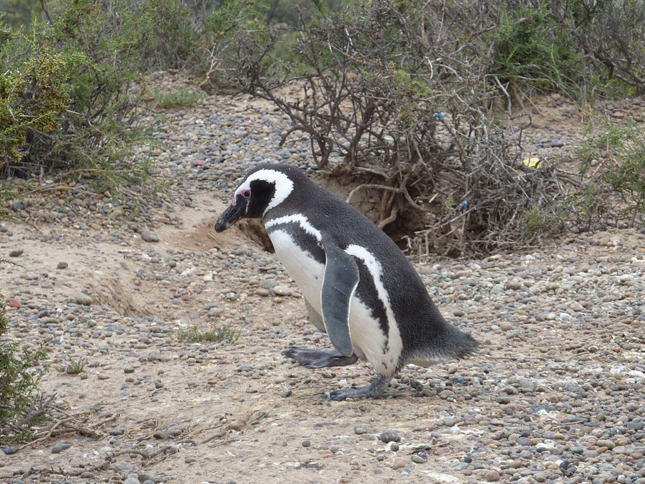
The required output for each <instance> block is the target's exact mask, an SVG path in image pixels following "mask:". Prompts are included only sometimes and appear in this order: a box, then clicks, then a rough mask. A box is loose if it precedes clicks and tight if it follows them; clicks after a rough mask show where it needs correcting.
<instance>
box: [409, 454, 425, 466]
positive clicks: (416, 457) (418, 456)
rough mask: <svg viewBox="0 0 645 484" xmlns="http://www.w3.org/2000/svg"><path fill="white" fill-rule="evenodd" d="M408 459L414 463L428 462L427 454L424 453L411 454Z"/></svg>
mask: <svg viewBox="0 0 645 484" xmlns="http://www.w3.org/2000/svg"><path fill="white" fill-rule="evenodd" d="M410 460H412V462H414V463H415V464H423V463H425V462H428V456H427V455H426V454H412V457H411V458H410Z"/></svg>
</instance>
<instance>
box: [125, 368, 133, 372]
mask: <svg viewBox="0 0 645 484" xmlns="http://www.w3.org/2000/svg"><path fill="white" fill-rule="evenodd" d="M123 373H134V368H124V369H123Z"/></svg>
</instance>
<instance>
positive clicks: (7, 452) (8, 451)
mask: <svg viewBox="0 0 645 484" xmlns="http://www.w3.org/2000/svg"><path fill="white" fill-rule="evenodd" d="M2 451H3V452H4V453H5V455H12V454H15V453H16V452H18V449H16V448H15V447H5V448H4V449H2Z"/></svg>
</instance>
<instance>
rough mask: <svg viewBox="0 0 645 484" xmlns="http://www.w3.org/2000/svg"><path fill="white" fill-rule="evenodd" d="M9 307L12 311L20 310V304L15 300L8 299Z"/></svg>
mask: <svg viewBox="0 0 645 484" xmlns="http://www.w3.org/2000/svg"><path fill="white" fill-rule="evenodd" d="M9 307H10V308H14V309H20V308H21V307H22V304H20V301H18V300H17V299H9Z"/></svg>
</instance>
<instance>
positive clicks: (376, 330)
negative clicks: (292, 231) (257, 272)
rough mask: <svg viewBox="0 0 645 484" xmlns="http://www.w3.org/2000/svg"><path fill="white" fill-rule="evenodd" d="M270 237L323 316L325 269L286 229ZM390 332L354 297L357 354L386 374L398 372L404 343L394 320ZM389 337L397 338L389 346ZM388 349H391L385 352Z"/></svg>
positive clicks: (353, 333)
mask: <svg viewBox="0 0 645 484" xmlns="http://www.w3.org/2000/svg"><path fill="white" fill-rule="evenodd" d="M269 237H270V238H271V242H272V243H273V247H274V248H275V252H276V254H277V255H278V258H279V259H280V261H281V262H282V264H283V265H284V267H285V269H286V270H287V272H288V273H289V275H290V276H291V278H292V279H293V280H294V281H296V284H298V287H299V288H300V291H301V292H302V294H303V295H304V297H305V298H306V299H307V301H309V304H311V306H312V307H313V308H314V310H315V311H316V312H317V313H318V314H321V315H322V301H321V292H322V284H323V278H324V273H325V266H324V264H321V263H320V262H318V261H316V260H315V259H314V258H313V257H312V256H311V254H309V253H308V252H306V251H304V250H303V249H302V248H301V247H300V246H299V245H298V244H297V243H296V242H295V241H294V240H293V239H292V238H291V236H290V235H289V234H288V233H287V232H286V231H284V230H280V229H278V230H273V231H272V232H271V233H270V234H269ZM389 325H390V332H392V330H393V326H394V327H395V329H394V331H395V333H396V334H395V335H385V334H384V333H383V331H382V329H381V327H380V323H379V321H378V319H376V318H374V317H373V316H372V311H371V310H370V308H369V307H368V306H367V305H366V304H365V303H363V301H361V300H360V299H359V298H358V297H356V295H355V296H354V297H353V298H352V301H351V304H350V312H349V330H350V337H351V339H352V346H353V348H354V353H355V354H356V355H358V356H361V357H365V358H366V359H367V360H368V361H369V362H370V363H371V364H372V365H373V366H374V368H375V369H376V371H377V372H379V373H380V374H383V375H392V374H394V373H395V371H396V366H397V363H398V358H399V355H400V353H401V342H400V336H399V334H398V328H396V325H395V321H394V320H391V321H389ZM388 336H395V338H394V339H393V341H392V340H390V342H389V344H388ZM386 347H387V348H388V349H387V351H386Z"/></svg>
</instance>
